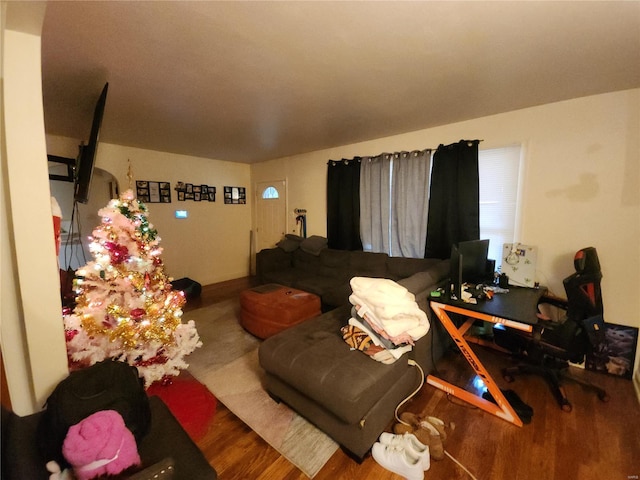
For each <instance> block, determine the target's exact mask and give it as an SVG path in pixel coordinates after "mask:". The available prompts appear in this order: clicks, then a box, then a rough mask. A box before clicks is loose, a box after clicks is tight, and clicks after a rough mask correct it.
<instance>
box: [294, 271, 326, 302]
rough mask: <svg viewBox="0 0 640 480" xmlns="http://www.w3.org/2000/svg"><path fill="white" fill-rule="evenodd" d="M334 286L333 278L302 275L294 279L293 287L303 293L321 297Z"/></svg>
mask: <svg viewBox="0 0 640 480" xmlns="http://www.w3.org/2000/svg"><path fill="white" fill-rule="evenodd" d="M335 284H336V279H335V278H333V277H323V276H322V275H316V274H309V275H302V276H299V277H298V278H296V280H295V282H294V285H293V286H294V287H295V288H298V289H300V290H304V291H305V292H309V293H314V294H316V295H318V296H320V297H321V296H322V295H323V294H324V292H326V291H327V290H329V289H330V288H331V287H333V286H334V285H335Z"/></svg>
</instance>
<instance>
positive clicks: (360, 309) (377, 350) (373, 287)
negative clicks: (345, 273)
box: [341, 277, 429, 364]
mask: <svg viewBox="0 0 640 480" xmlns="http://www.w3.org/2000/svg"><path fill="white" fill-rule="evenodd" d="M350 283H351V290H352V294H351V296H350V297H349V302H350V303H351V304H352V305H353V308H352V309H351V318H350V319H349V322H348V324H347V325H345V326H344V327H342V330H341V332H342V338H343V339H344V340H345V342H346V343H347V344H348V345H349V346H350V347H351V348H352V349H354V350H360V351H362V352H364V353H366V354H367V355H369V356H370V357H371V358H373V359H374V360H377V361H379V362H382V363H387V364H389V363H393V362H395V361H396V360H398V359H399V358H400V357H401V356H402V355H403V354H405V353H406V352H409V351H410V350H411V349H412V347H413V345H414V343H415V341H417V340H418V339H420V338H422V337H423V336H424V335H426V334H427V332H428V331H429V320H428V319H427V315H426V313H425V312H424V311H423V310H421V309H420V307H418V304H417V303H416V300H415V296H414V295H413V294H412V293H411V292H409V291H408V290H407V289H406V288H405V287H403V286H402V285H399V284H398V283H396V282H394V281H393V280H389V279H386V278H368V277H353V278H352V279H351V282H350Z"/></svg>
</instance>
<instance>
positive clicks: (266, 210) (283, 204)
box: [256, 180, 287, 252]
mask: <svg viewBox="0 0 640 480" xmlns="http://www.w3.org/2000/svg"><path fill="white" fill-rule="evenodd" d="M256 196H257V201H256V205H257V208H256V212H257V215H256V252H259V251H260V250H262V249H264V248H272V247H275V246H276V243H278V242H279V241H280V240H282V237H284V234H285V233H286V231H287V193H286V182H285V180H277V181H274V182H261V183H258V184H257V185H256Z"/></svg>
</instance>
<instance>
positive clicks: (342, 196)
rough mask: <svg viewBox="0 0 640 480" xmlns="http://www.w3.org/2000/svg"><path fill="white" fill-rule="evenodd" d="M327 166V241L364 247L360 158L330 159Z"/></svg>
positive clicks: (331, 245) (341, 246) (332, 245)
mask: <svg viewBox="0 0 640 480" xmlns="http://www.w3.org/2000/svg"><path fill="white" fill-rule="evenodd" d="M327 168H328V170H327V244H328V247H329V248H335V249H338V250H362V241H361V240H360V159H359V158H354V159H353V160H348V161H347V160H342V161H335V160H330V161H329V163H328V167H327Z"/></svg>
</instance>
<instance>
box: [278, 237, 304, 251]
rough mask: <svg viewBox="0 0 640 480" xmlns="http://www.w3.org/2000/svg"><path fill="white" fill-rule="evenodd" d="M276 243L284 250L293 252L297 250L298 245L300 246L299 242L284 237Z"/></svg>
mask: <svg viewBox="0 0 640 480" xmlns="http://www.w3.org/2000/svg"><path fill="white" fill-rule="evenodd" d="M276 245H277V246H278V247H279V248H281V249H282V250H284V251H285V252H293V251H294V250H297V249H298V247H300V242H299V241H297V240H292V239H290V238H286V237H285V238H283V239H282V240H280V241H279V242H278V243H276Z"/></svg>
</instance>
